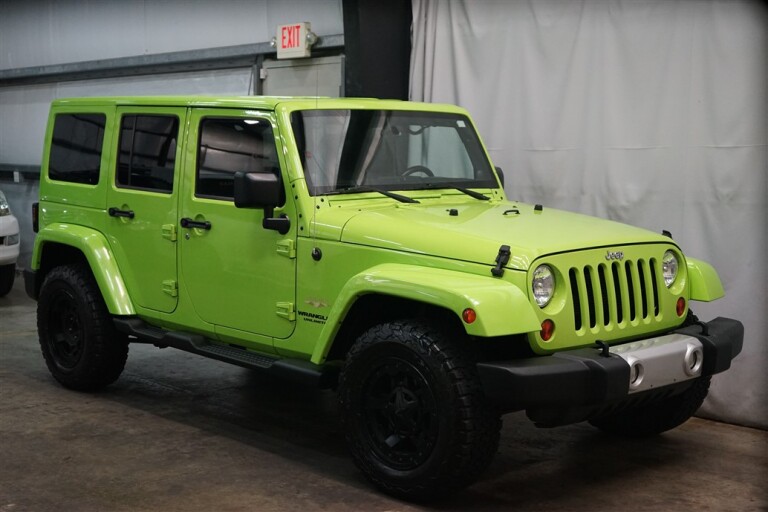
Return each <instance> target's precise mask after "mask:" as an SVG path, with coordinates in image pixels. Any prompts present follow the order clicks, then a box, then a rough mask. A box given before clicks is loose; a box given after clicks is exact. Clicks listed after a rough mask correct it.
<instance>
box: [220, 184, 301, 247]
mask: <svg viewBox="0 0 768 512" xmlns="http://www.w3.org/2000/svg"><path fill="white" fill-rule="evenodd" d="M234 188H235V206H236V207H237V208H264V220H263V221H262V226H263V227H264V229H272V230H275V231H277V232H278V233H280V234H281V235H284V234H286V233H287V232H288V230H290V229H291V221H290V219H288V217H286V216H285V215H283V216H280V217H275V216H274V215H275V207H277V206H280V205H282V204H284V203H285V189H284V188H283V180H282V179H280V174H272V173H260V172H249V173H245V172H237V173H235V183H234Z"/></svg>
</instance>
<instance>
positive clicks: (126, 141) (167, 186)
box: [115, 115, 179, 192]
mask: <svg viewBox="0 0 768 512" xmlns="http://www.w3.org/2000/svg"><path fill="white" fill-rule="evenodd" d="M178 133H179V119H178V118H177V117H175V116H156V115H125V116H123V118H122V121H121V123H120V155H119V157H118V161H117V176H116V178H115V183H116V184H117V186H118V187H122V188H138V189H142V190H152V191H157V192H171V191H172V190H173V172H174V167H175V164H176V140H177V137H178Z"/></svg>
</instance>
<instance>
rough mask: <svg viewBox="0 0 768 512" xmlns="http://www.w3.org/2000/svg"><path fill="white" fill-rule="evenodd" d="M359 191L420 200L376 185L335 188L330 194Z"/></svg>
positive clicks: (407, 199) (413, 200)
mask: <svg viewBox="0 0 768 512" xmlns="http://www.w3.org/2000/svg"><path fill="white" fill-rule="evenodd" d="M358 192H378V193H379V194H381V195H384V196H387V197H391V198H392V199H395V200H397V201H400V202H401V203H418V202H419V201H417V200H415V199H413V198H412V197H408V196H403V195H400V194H395V193H394V192H390V191H389V190H383V189H380V188H376V187H369V186H367V185H366V186H360V187H349V188H342V189H339V190H334V191H333V192H328V195H331V194H357V193H358Z"/></svg>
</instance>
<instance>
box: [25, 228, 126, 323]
mask: <svg viewBox="0 0 768 512" xmlns="http://www.w3.org/2000/svg"><path fill="white" fill-rule="evenodd" d="M48 242H55V243H60V244H62V245H68V246H70V247H74V248H76V249H79V250H80V252H82V253H83V254H84V255H85V257H86V259H87V260H88V264H89V265H90V267H91V271H92V272H93V275H94V277H96V283H97V284H98V285H99V289H100V290H101V296H102V297H104V302H105V303H106V305H107V309H108V310H109V312H110V313H112V314H113V315H135V314H136V311H135V310H134V309H133V303H132V302H131V298H130V296H129V295H128V290H127V289H126V288H125V283H124V282H123V277H122V276H121V275H120V269H118V268H117V262H116V261H115V257H114V256H113V255H112V251H111V250H110V249H109V245H108V244H107V239H106V238H104V235H102V234H101V233H99V232H98V231H95V230H93V229H90V228H86V227H84V226H77V225H74V224H48V225H47V226H45V228H43V229H41V230H40V232H39V233H38V234H37V238H36V239H35V248H34V250H33V253H32V268H34V269H39V268H40V259H41V258H42V255H43V247H44V246H45V244H46V243H48Z"/></svg>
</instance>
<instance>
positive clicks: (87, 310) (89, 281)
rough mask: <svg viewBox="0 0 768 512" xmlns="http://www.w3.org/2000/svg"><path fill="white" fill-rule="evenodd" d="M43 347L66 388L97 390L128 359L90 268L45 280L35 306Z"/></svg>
mask: <svg viewBox="0 0 768 512" xmlns="http://www.w3.org/2000/svg"><path fill="white" fill-rule="evenodd" d="M37 329H38V333H39V337H40V348H41V349H42V352H43V357H44V358H45V363H46V365H47V366H48V370H49V371H50V372H51V375H53V377H54V378H55V379H56V380H57V381H59V382H60V383H61V384H62V385H63V386H65V387H67V388H70V389H75V390H78V391H95V390H98V389H101V388H103V387H104V386H107V385H109V384H111V383H113V382H114V381H115V380H117V378H118V377H119V376H120V373H122V371H123V368H124V367H125V361H126V358H127V357H128V342H127V338H126V337H125V335H123V334H121V333H118V332H116V331H115V328H114V325H113V323H112V319H111V318H110V315H109V312H108V311H107V307H106V305H105V304H104V300H103V298H102V296H101V293H100V291H99V287H98V285H97V284H96V281H95V279H94V278H93V275H92V274H91V272H90V269H88V268H87V267H85V266H83V265H66V266H60V267H56V268H54V269H52V270H51V271H50V272H48V274H47V275H46V277H45V281H44V282H43V286H42V288H41V290H40V298H39V300H38V305H37Z"/></svg>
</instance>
